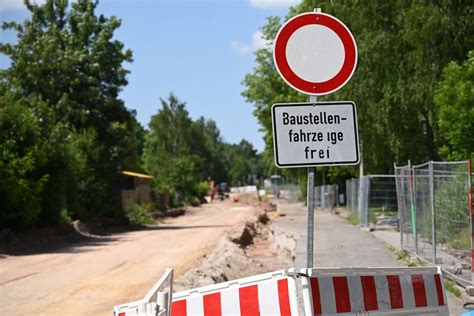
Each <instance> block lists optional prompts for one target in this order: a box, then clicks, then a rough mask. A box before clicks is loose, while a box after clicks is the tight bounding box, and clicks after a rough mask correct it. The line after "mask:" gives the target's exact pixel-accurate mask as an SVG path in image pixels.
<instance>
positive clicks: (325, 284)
mask: <svg viewBox="0 0 474 316" xmlns="http://www.w3.org/2000/svg"><path fill="white" fill-rule="evenodd" d="M318 283H319V290H320V291H319V293H320V295H321V312H322V314H323V315H332V314H336V295H334V294H335V293H336V292H335V291H334V283H333V282H332V277H331V276H322V277H318Z"/></svg>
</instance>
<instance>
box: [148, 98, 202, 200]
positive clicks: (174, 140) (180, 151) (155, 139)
mask: <svg viewBox="0 0 474 316" xmlns="http://www.w3.org/2000/svg"><path fill="white" fill-rule="evenodd" d="M161 105H162V109H161V110H159V111H158V113H157V114H155V115H153V116H152V118H151V120H150V124H149V129H150V131H149V133H148V134H147V135H146V137H145V147H144V152H143V164H144V168H145V170H146V171H147V172H148V173H150V174H151V175H153V177H154V178H155V185H156V188H157V190H158V191H159V192H170V193H172V194H173V195H177V198H178V200H179V201H174V202H175V203H176V202H183V201H189V200H190V199H191V197H192V190H193V188H194V186H195V185H196V184H197V183H199V182H200V181H202V180H205V179H206V175H205V171H204V170H205V168H204V167H203V166H204V159H203V157H202V156H201V155H200V153H201V146H202V145H203V143H204V138H203V134H200V133H193V131H194V130H195V129H194V126H193V121H192V120H191V118H190V117H189V114H188V111H187V110H186V104H185V103H184V102H181V101H180V100H178V98H177V97H176V96H175V95H173V94H170V96H169V98H168V100H163V99H161Z"/></svg>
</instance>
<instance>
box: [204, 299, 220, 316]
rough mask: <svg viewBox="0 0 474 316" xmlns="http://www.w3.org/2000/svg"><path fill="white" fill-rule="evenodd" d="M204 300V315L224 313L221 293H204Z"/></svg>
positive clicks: (213, 315)
mask: <svg viewBox="0 0 474 316" xmlns="http://www.w3.org/2000/svg"><path fill="white" fill-rule="evenodd" d="M203 301H204V316H221V315H222V310H221V294H220V293H213V294H207V295H204V297H203Z"/></svg>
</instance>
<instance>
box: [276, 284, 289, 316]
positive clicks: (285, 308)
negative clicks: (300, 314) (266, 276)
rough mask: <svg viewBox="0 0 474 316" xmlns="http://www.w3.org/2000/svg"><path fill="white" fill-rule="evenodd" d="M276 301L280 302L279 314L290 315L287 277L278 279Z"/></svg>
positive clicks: (282, 315)
mask: <svg viewBox="0 0 474 316" xmlns="http://www.w3.org/2000/svg"><path fill="white" fill-rule="evenodd" d="M278 302H279V303H280V315H281V316H291V308H290V292H289V291H288V279H284V280H278Z"/></svg>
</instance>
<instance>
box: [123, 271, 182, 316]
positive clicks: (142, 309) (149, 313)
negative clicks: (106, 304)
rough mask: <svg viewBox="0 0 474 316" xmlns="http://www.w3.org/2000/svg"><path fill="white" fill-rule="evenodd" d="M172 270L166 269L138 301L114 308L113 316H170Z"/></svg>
mask: <svg viewBox="0 0 474 316" xmlns="http://www.w3.org/2000/svg"><path fill="white" fill-rule="evenodd" d="M173 272H174V271H173V269H166V271H165V273H164V274H163V275H162V276H161V278H160V279H159V280H158V282H156V283H155V285H154V286H153V287H152V288H151V289H150V290H149V291H148V293H147V294H146V295H145V297H144V298H142V299H141V300H139V301H135V302H130V303H125V304H120V305H116V306H114V316H166V315H170V306H171V293H172V292H173Z"/></svg>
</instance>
